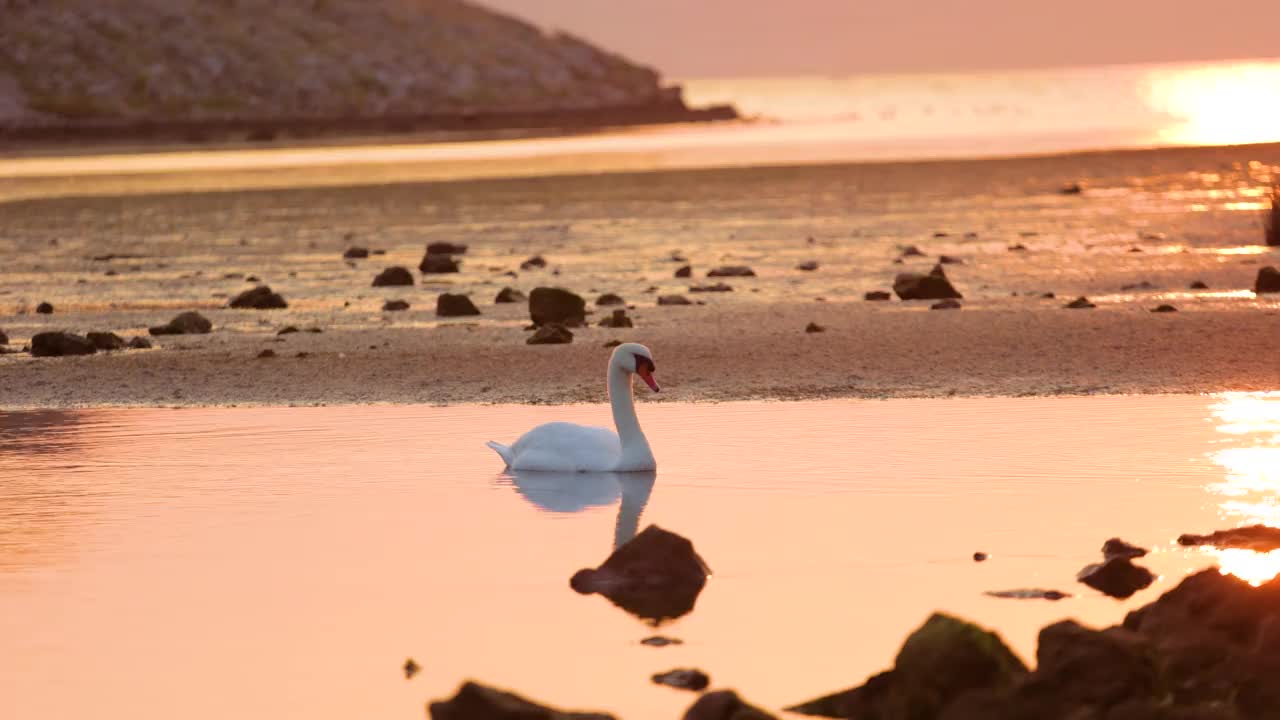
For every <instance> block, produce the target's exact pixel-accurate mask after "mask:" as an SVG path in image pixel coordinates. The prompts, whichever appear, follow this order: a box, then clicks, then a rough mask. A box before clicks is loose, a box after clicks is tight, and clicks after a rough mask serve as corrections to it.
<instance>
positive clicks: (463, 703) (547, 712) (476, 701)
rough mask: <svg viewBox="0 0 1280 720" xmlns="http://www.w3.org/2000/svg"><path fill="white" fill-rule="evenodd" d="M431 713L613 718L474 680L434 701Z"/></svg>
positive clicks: (455, 717) (443, 719) (553, 719)
mask: <svg viewBox="0 0 1280 720" xmlns="http://www.w3.org/2000/svg"><path fill="white" fill-rule="evenodd" d="M427 714H428V715H429V716H430V718H431V720H613V716H612V715H606V714H604V713H583V712H566V711H561V710H556V709H554V708H549V707H547V706H545V705H539V704H537V703H535V702H532V701H530V700H526V699H524V698H522V697H520V696H519V695H516V694H515V693H510V692H506V691H504V690H498V689H496V688H491V687H487V686H485V685H481V684H479V683H475V682H471V681H467V682H465V683H463V684H462V687H460V688H458V692H457V693H456V694H455V695H454V696H453V697H452V698H450V699H448V700H437V701H435V702H432V703H431V704H430V705H428V706H427Z"/></svg>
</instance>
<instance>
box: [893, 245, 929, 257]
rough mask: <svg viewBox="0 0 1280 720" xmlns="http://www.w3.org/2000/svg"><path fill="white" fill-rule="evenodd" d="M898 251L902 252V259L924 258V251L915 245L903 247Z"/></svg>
mask: <svg viewBox="0 0 1280 720" xmlns="http://www.w3.org/2000/svg"><path fill="white" fill-rule="evenodd" d="M898 249H899V250H901V251H902V257H924V251H923V250H921V249H920V248H918V247H916V246H915V245H905V246H901V247H899V248H898Z"/></svg>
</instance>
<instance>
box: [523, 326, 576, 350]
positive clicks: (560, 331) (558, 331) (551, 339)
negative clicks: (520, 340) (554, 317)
mask: <svg viewBox="0 0 1280 720" xmlns="http://www.w3.org/2000/svg"><path fill="white" fill-rule="evenodd" d="M524 342H525V344H526V345H564V344H566V343H571V342H573V333H571V332H569V328H566V327H565V326H563V325H542V326H540V327H539V328H538V329H537V330H536V331H535V332H534V333H533V335H531V336H529V339H528V340H525V341H524Z"/></svg>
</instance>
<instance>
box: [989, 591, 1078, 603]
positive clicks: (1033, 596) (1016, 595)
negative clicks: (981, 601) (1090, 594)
mask: <svg viewBox="0 0 1280 720" xmlns="http://www.w3.org/2000/svg"><path fill="white" fill-rule="evenodd" d="M982 594H983V595H990V596H991V597H997V598H1005V599H1010V600H1054V601H1057V600H1062V599H1063V598H1069V597H1071V594H1070V593H1064V592H1062V591H1061V590H1045V589H1044V588H1020V589H1018V590H987V591H986V592H984V593H982Z"/></svg>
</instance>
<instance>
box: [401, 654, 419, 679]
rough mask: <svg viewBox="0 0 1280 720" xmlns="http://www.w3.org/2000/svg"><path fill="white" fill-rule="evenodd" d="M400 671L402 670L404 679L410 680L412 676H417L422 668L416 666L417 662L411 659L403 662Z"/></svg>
mask: <svg viewBox="0 0 1280 720" xmlns="http://www.w3.org/2000/svg"><path fill="white" fill-rule="evenodd" d="M402 669H403V670H404V679H405V680H410V679H412V678H413V676H414V675H417V674H418V671H420V670H422V666H420V665H418V663H417V661H415V660H414V659H413V658H409V659H408V660H405V661H404V665H403V666H402Z"/></svg>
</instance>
